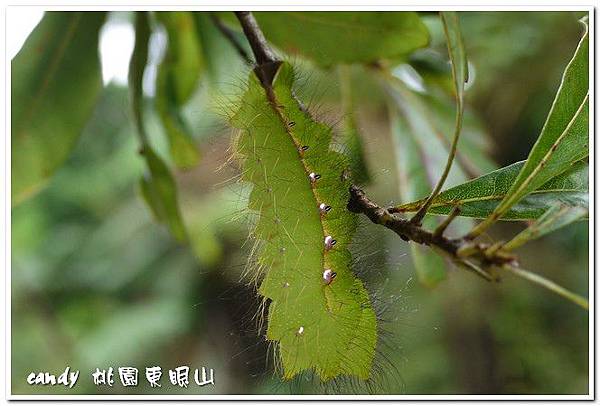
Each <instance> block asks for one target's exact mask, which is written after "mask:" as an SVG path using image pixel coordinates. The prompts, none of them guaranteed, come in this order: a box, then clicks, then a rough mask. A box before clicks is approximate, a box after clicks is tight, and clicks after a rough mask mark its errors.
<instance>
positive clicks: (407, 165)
mask: <svg viewBox="0 0 600 406" xmlns="http://www.w3.org/2000/svg"><path fill="white" fill-rule="evenodd" d="M390 115H391V130H392V138H393V141H394V146H395V153H396V162H397V166H398V178H399V182H400V195H401V197H402V198H403V199H414V198H415V196H423V195H424V194H428V193H429V192H430V191H431V188H432V185H433V183H434V182H435V180H434V179H433V178H432V177H431V173H430V172H432V171H431V170H430V169H429V168H428V167H427V165H429V164H430V162H431V161H427V162H423V160H422V159H424V158H422V157H423V156H424V155H423V153H424V152H423V150H422V148H423V146H422V145H419V143H418V142H417V141H416V140H415V138H414V135H415V134H414V132H413V131H411V129H410V127H409V125H408V124H407V120H406V119H404V118H403V117H402V116H401V115H400V114H398V113H397V112H396V110H395V109H390ZM441 162H442V165H443V161H441ZM436 166H438V167H439V165H436ZM436 225H437V221H436V219H435V218H432V217H429V216H427V217H425V219H424V221H423V226H424V227H427V228H435V226H436ZM410 250H411V257H412V260H413V264H414V266H415V271H416V273H417V277H418V279H419V282H421V283H422V284H423V285H424V286H427V287H430V288H431V287H434V286H436V285H437V284H438V283H439V282H441V281H442V280H444V279H445V278H446V264H445V263H444V260H443V259H442V258H441V257H439V256H437V255H435V254H433V253H432V252H431V251H428V250H427V248H426V247H422V246H420V245H418V244H410ZM432 254H433V255H432Z"/></svg>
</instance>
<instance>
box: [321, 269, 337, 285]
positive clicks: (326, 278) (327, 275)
mask: <svg viewBox="0 0 600 406" xmlns="http://www.w3.org/2000/svg"><path fill="white" fill-rule="evenodd" d="M336 276H337V273H335V272H333V271H332V270H331V269H326V270H325V271H323V282H324V283H325V284H326V285H329V284H331V282H333V280H334V279H335V277H336Z"/></svg>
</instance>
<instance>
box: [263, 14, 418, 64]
mask: <svg viewBox="0 0 600 406" xmlns="http://www.w3.org/2000/svg"><path fill="white" fill-rule="evenodd" d="M253 14H254V16H255V17H256V20H257V21H258V23H259V25H260V27H261V28H262V30H263V32H264V33H265V36H266V38H267V39H268V40H269V41H270V42H271V43H273V44H274V45H275V46H277V47H278V48H280V49H282V50H284V51H286V52H288V53H291V54H294V53H298V54H300V55H303V56H305V57H307V58H309V59H312V60H313V61H315V62H316V63H317V64H319V65H322V66H331V65H335V64H340V63H370V62H375V61H377V60H380V59H397V58H400V57H404V56H406V55H408V54H410V53H411V52H412V51H414V50H415V49H418V48H423V47H425V46H427V44H428V43H429V32H428V31H427V28H426V27H425V25H424V24H423V23H422V22H421V20H420V18H419V16H418V15H417V13H414V12H408V11H405V12H394V13H390V12H365V11H362V12H345V11H342V12H339V11H338V12H315V11H309V12H306V11H282V12H255V13H253Z"/></svg>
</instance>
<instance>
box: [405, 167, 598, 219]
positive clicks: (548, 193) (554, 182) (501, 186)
mask: <svg viewBox="0 0 600 406" xmlns="http://www.w3.org/2000/svg"><path fill="white" fill-rule="evenodd" d="M524 165H525V162H524V161H522V162H517V163H514V164H512V165H509V166H506V167H504V168H500V169H498V170H496V171H493V172H491V173H488V174H486V175H483V176H481V177H479V178H477V179H473V180H471V181H469V182H466V183H463V184H461V185H458V186H455V187H453V188H450V189H448V190H445V191H443V192H442V193H440V194H439V195H438V196H437V197H436V199H435V200H434V201H433V204H432V206H431V208H430V211H429V213H430V214H440V215H447V214H450V212H451V211H452V209H453V208H454V207H459V208H460V210H461V211H460V215H461V216H465V217H474V218H486V217H488V216H489V215H490V214H491V213H492V212H493V211H494V208H495V207H496V206H497V205H498V202H500V201H501V200H502V199H504V197H505V196H506V193H507V192H508V191H509V189H510V188H511V186H512V185H513V184H514V182H515V180H516V178H517V176H518V175H519V173H520V171H521V170H522V169H523V166H524ZM588 195H589V192H588V164H587V162H585V161H580V162H576V163H575V164H573V165H572V166H571V168H570V169H568V170H567V171H566V172H564V173H562V174H560V175H558V176H557V177H555V178H554V179H551V180H550V181H549V182H547V183H546V184H544V185H542V187H540V188H538V189H537V190H535V191H533V192H531V193H530V194H529V195H527V196H526V197H525V198H523V199H522V200H521V201H519V202H518V203H517V204H515V205H513V206H512V207H511V208H510V209H509V210H508V211H506V212H505V213H504V214H503V215H502V217H501V218H500V219H501V220H534V219H537V218H539V217H540V216H541V215H542V214H543V213H544V212H546V211H547V210H548V209H549V208H550V207H552V206H553V205H554V204H555V203H557V202H559V203H561V204H563V205H565V206H569V207H582V208H586V209H587V207H588V198H589V196H588ZM421 197H422V196H421ZM422 203H423V200H418V201H415V202H411V203H407V204H404V205H401V206H399V207H397V208H395V209H394V211H398V212H413V211H416V210H418V208H419V207H420V206H421V204H422Z"/></svg>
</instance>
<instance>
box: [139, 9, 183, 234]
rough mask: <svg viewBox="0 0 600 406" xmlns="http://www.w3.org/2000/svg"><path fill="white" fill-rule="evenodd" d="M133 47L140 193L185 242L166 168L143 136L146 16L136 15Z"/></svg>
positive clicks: (171, 182) (172, 187) (159, 217)
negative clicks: (142, 164) (141, 169)
mask: <svg viewBox="0 0 600 406" xmlns="http://www.w3.org/2000/svg"><path fill="white" fill-rule="evenodd" d="M135 28H136V30H135V47H134V50H133V54H132V56H131V61H130V64H129V89H130V99H131V100H130V102H131V107H132V114H133V117H134V123H135V126H136V130H137V133H138V135H139V137H140V142H141V144H142V147H141V153H142V155H143V156H144V158H145V160H146V164H147V165H148V173H147V174H146V175H145V176H143V177H142V178H141V179H140V192H141V194H142V197H143V198H144V200H145V201H146V203H147V204H148V206H149V207H150V209H151V210H152V213H153V215H154V217H155V218H156V220H157V221H159V222H163V223H166V224H167V226H168V227H169V230H170V231H171V233H172V234H173V236H174V237H175V238H177V239H178V240H180V241H184V240H186V231H185V227H184V225H183V221H182V218H181V214H180V211H179V205H178V202H177V187H176V185H175V181H174V179H173V176H172V175H171V173H170V171H169V168H168V167H167V166H166V165H165V163H164V162H163V161H162V160H161V159H160V158H159V157H158V155H156V153H155V152H154V150H153V149H152V147H151V146H150V144H149V143H148V137H147V135H146V131H145V127H144V120H143V101H144V99H143V92H142V79H143V76H144V71H145V68H146V63H147V60H148V40H149V37H150V27H149V25H148V15H147V13H146V12H137V13H136V23H135Z"/></svg>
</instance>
